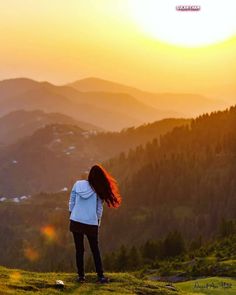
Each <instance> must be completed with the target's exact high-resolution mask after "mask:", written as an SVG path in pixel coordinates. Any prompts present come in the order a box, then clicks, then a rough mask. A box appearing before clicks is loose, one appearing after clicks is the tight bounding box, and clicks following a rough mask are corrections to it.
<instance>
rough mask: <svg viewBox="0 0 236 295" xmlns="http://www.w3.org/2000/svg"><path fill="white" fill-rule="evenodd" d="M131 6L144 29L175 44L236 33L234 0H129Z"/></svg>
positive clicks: (188, 44) (192, 43)
mask: <svg viewBox="0 0 236 295" xmlns="http://www.w3.org/2000/svg"><path fill="white" fill-rule="evenodd" d="M179 6H181V7H179ZM182 6H185V7H182ZM130 8H131V13H132V15H133V18H134V20H135V22H136V24H137V25H138V26H139V28H140V29H141V30H142V31H143V32H146V33H147V34H149V35H150V36H152V37H154V38H156V39H158V40H160V41H163V42H167V43H170V44H174V45H177V46H184V47H202V46H207V45H211V44H215V43H219V42H222V41H224V40H226V39H228V38H230V37H232V36H234V35H235V34H236V0H195V1H193V0H130ZM185 8H187V9H185ZM196 8H197V9H196Z"/></svg>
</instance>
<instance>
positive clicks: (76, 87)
mask: <svg viewBox="0 0 236 295" xmlns="http://www.w3.org/2000/svg"><path fill="white" fill-rule="evenodd" d="M226 105H227V103H225V102H224V101H220V100H216V99H209V98H207V97H204V96H202V95H198V94H186V93H183V94H181V93H150V92H145V91H142V90H139V89H136V88H132V87H129V86H125V85H122V84H118V83H114V82H110V81H106V80H102V79H98V78H87V79H82V80H78V81H76V82H73V83H68V84H67V85H62V86H56V85H53V84H51V83H49V82H37V81H34V80H32V79H28V78H16V79H8V80H3V81H0V116H3V115H6V114H8V113H9V112H12V111H16V110H31V111H32V110H42V111H44V112H50V113H55V112H56V113H61V114H64V115H67V116H70V117H72V118H73V119H74V120H77V121H80V122H85V123H89V124H92V125H95V126H97V128H102V129H105V130H110V131H119V130H121V129H123V128H126V127H131V126H138V125H142V124H143V123H149V122H154V121H157V120H160V119H163V118H173V117H175V118H177V117H178V118H179V117H187V118H189V117H193V116H196V115H199V114H201V113H205V112H209V111H213V110H218V109H222V108H224V107H225V106H226Z"/></svg>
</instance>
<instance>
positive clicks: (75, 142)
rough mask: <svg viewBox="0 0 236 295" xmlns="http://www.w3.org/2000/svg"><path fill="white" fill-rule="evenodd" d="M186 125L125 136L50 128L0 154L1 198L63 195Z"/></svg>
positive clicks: (169, 123) (169, 122)
mask: <svg viewBox="0 0 236 295" xmlns="http://www.w3.org/2000/svg"><path fill="white" fill-rule="evenodd" d="M188 123H189V120H187V119H165V120H161V121H157V122H155V123H152V124H146V125H142V126H140V127H137V128H128V129H125V130H123V131H121V132H100V133H98V132H97V131H96V130H95V131H94V130H83V129H81V128H80V127H78V126H76V125H75V124H73V125H71V124H51V125H46V126H45V127H43V128H40V129H37V130H36V131H35V132H34V134H33V135H30V136H28V137H24V138H22V139H20V140H19V141H18V142H17V143H15V144H12V145H9V146H5V147H4V148H2V149H0V178H1V179H2V181H1V182H0V196H1V195H2V196H4V197H8V196H9V197H10V196H18V195H22V194H23V195H25V194H32V193H37V192H40V191H46V192H55V191H60V190H61V189H63V188H64V187H70V186H71V184H72V182H73V181H74V180H75V179H76V178H78V177H80V176H81V174H83V173H84V172H86V171H87V170H88V169H89V168H90V166H91V165H94V164H95V163H98V162H100V163H101V162H102V161H105V160H107V159H109V158H110V157H114V156H115V155H117V154H119V153H120V152H121V151H127V150H129V149H130V148H132V147H136V146H137V145H139V144H141V143H146V142H147V141H148V140H152V139H153V138H159V136H160V135H163V134H165V133H166V132H168V131H170V130H172V129H173V128H174V127H176V126H180V125H183V124H188Z"/></svg>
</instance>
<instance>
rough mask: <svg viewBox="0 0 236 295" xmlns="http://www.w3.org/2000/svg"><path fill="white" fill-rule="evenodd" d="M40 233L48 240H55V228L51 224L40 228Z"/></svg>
mask: <svg viewBox="0 0 236 295" xmlns="http://www.w3.org/2000/svg"><path fill="white" fill-rule="evenodd" d="M41 234H42V235H43V236H44V237H45V238H46V239H47V240H48V241H49V242H53V241H55V240H56V238H57V235H56V230H55V228H54V227H53V226H52V225H46V226H43V227H42V228H41Z"/></svg>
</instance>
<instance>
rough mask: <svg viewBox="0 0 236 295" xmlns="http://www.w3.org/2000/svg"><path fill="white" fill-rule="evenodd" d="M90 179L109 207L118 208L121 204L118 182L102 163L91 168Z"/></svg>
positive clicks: (90, 182) (92, 185)
mask: <svg viewBox="0 0 236 295" xmlns="http://www.w3.org/2000/svg"><path fill="white" fill-rule="evenodd" d="M88 181H89V184H90V185H91V187H92V188H93V189H94V190H95V192H96V193H97V195H98V196H99V197H100V198H101V199H102V200H104V201H105V202H106V203H107V205H108V207H113V208H118V207H119V206H120V204H121V195H120V193H119V188H118V185H117V182H116V180H115V179H114V178H113V177H112V176H111V175H110V174H109V173H108V172H107V171H106V170H105V169H104V168H103V167H102V166H101V165H94V166H93V167H92V168H91V169H90V172H89V175H88Z"/></svg>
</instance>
